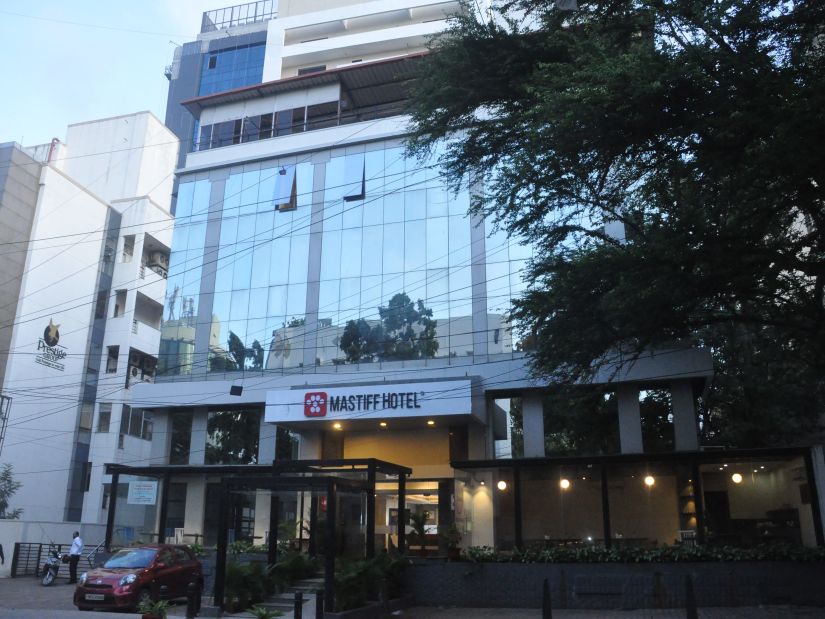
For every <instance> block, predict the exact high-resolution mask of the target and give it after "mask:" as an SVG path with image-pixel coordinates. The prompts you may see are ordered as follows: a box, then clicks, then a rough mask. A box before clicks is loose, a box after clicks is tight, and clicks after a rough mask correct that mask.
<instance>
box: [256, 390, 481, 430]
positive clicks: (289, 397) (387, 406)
mask: <svg viewBox="0 0 825 619" xmlns="http://www.w3.org/2000/svg"><path fill="white" fill-rule="evenodd" d="M470 407H471V401H470V381H469V380H454V381H438V382H419V383H403V384H394V385H390V384H378V385H362V386H354V387H339V388H314V389H306V390H299V389H290V390H283V391H270V392H269V393H268V394H267V399H266V421H268V422H273V423H285V422H290V421H293V422H294V421H301V420H306V421H309V420H312V419H317V418H327V419H352V418H358V419H364V418H367V419H369V418H392V417H419V416H421V417H423V416H431V415H469V414H470V412H471V411H470Z"/></svg>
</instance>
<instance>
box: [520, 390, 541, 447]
mask: <svg viewBox="0 0 825 619" xmlns="http://www.w3.org/2000/svg"><path fill="white" fill-rule="evenodd" d="M521 427H522V430H523V433H524V434H523V435H524V457H525V458H543V457H544V456H545V453H544V408H543V407H542V404H541V397H539V396H524V397H523V398H522V399H521Z"/></svg>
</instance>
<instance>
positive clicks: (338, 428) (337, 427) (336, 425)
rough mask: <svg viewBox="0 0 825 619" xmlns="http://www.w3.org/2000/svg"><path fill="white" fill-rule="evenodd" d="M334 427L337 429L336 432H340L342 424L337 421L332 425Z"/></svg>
mask: <svg viewBox="0 0 825 619" xmlns="http://www.w3.org/2000/svg"><path fill="white" fill-rule="evenodd" d="M332 427H333V428H335V429H336V430H340V429H341V424H340V423H338V422H337V421H336V422H335V423H334V424H332Z"/></svg>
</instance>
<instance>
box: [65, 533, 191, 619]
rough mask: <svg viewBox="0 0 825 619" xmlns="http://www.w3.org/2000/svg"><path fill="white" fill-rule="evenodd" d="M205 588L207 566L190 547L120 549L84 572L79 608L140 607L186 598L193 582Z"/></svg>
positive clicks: (77, 591)
mask: <svg viewBox="0 0 825 619" xmlns="http://www.w3.org/2000/svg"><path fill="white" fill-rule="evenodd" d="M191 582H194V583H195V585H196V586H197V592H198V596H200V592H201V591H202V590H203V569H202V567H201V563H200V561H198V560H197V559H196V558H195V555H194V554H193V553H192V551H191V550H190V549H189V548H188V547H187V546H173V545H169V544H150V545H146V546H138V547H135V548H124V549H123V550H118V551H117V552H116V553H115V554H114V555H112V557H111V558H110V559H109V560H108V561H106V563H104V564H103V567H99V568H95V569H93V570H90V571H88V572H84V573H83V574H81V575H80V579H79V580H78V584H77V588H76V589H75V593H74V605H75V606H77V608H78V609H79V610H92V609H95V608H103V609H131V610H134V609H137V607H138V606H139V605H141V604H142V603H144V602H149V601H158V600H159V599H161V593H162V591H161V588H162V587H163V588H165V589H164V590H163V594H164V597H165V598H166V599H169V600H173V599H175V598H181V597H185V596H186V593H187V587H188V586H189V583H191Z"/></svg>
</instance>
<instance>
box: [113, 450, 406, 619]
mask: <svg viewBox="0 0 825 619" xmlns="http://www.w3.org/2000/svg"><path fill="white" fill-rule="evenodd" d="M106 473H107V474H110V475H111V476H112V500H111V502H110V505H109V513H108V519H107V523H106V524H107V526H106V547H107V549H108V548H110V546H111V544H112V540H113V536H114V534H115V532H116V530H118V529H117V528H116V526H115V523H116V521H117V518H118V510H119V509H120V510H121V511H125V513H126V516H125V517H127V518H128V519H129V520H130V521H136V522H138V523H140V524H142V525H144V530H145V527H147V526H148V527H149V528H153V529H154V530H156V531H157V533H156V534H154V533H150V536H151V537H152V538H157V541H158V542H159V543H164V542H166V540H167V538H168V537H170V535H171V533H170V530H169V529H168V528H167V516H168V513H169V502H170V492H169V490H170V486H171V484H172V482H173V478H174V480H176V481H179V480H180V478H182V477H184V478H185V477H206V476H211V477H218V476H219V477H220V484H219V493H220V497H219V501H217V508H216V510H215V511H217V512H218V513H217V514H212V517H216V518H217V562H216V566H215V576H216V578H215V591H214V596H215V602H216V604H219V605H220V604H222V602H223V595H224V582H223V579H224V575H225V567H226V555H227V550H228V545H229V542H230V541H231V540H230V538H232V537H234V534H235V533H236V532H237V531H239V530H240V529H241V528H242V527H241V523H242V520H243V518H244V517H245V515H244V513H243V512H244V505H249V504H250V503H249V502H248V501H249V500H251V504H252V505H256V504H257V505H263V504H264V503H265V504H266V505H267V507H268V509H267V510H266V513H268V517H266V518H267V520H268V522H267V525H268V526H267V532H268V534H267V535H266V536H265V537H266V539H265V543H266V546H267V549H268V561H269V562H270V563H274V562H275V561H276V560H277V552H278V550H277V548H278V541H279V540H278V535H279V533H278V531H279V529H283V527H281V526H280V525H281V524H283V523H281V522H279V513H280V512H281V510H280V509H279V504H282V503H283V502H285V501H287V502H292V503H295V502H296V500H297V501H298V502H299V504H300V505H301V520H303V518H304V514H306V516H307V521H308V522H309V527H307V528H308V530H309V537H308V539H307V541H308V544H309V553H310V554H311V555H314V554H316V551H317V553H318V554H323V556H324V571H325V587H326V589H327V591H326V599H327V600H328V602H327V603H328V604H331V603H332V601H333V600H334V596H333V592H334V572H335V558H336V556H343V555H345V554H346V555H349V556H358V557H368V558H369V557H372V556H374V554H375V539H376V535H375V496H376V491H375V488H376V482H377V481H380V482H381V483H382V485H386V484H387V483H393V482H394V483H395V484H396V485H397V496H398V508H399V512H400V513H405V504H406V498H405V497H406V480H407V477H408V476H409V475H410V474H411V473H412V471H411V469H409V468H407V467H404V466H401V465H397V464H392V463H390V462H384V461H382V460H377V459H374V458H362V459H338V460H292V461H277V460H276V461H275V462H273V464H272V465H268V466H267V465H217V466H186V465H159V466H138V467H133V466H127V465H122V464H107V465H106ZM124 486H125V487H124ZM245 500H246V501H247V502H246V503H245ZM135 510H138V511H139V512H140V513H138V514H135V513H134V512H135ZM322 513H323V514H324V517H323V518H322ZM322 522H323V524H321V523H322ZM396 527H397V531H396V535H397V539H398V547H399V550H400V551H401V552H403V551H404V548H405V545H406V539H405V538H406V535H405V533H406V531H405V526H404V522H403V520H402V519H399V521H398V523H397V524H396ZM122 528H127V527H122ZM287 528H290V527H289V526H288V527H287ZM292 528H297V529H299V530H301V531H303V529H304V525H303V523H302V522H301V521H300V520H299V522H298V523H297V527H292ZM302 537H303V534H302V535H301V538H302ZM284 541H287V540H284ZM319 549H323V550H319ZM328 610H331V607H330V608H329V609H328Z"/></svg>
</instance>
